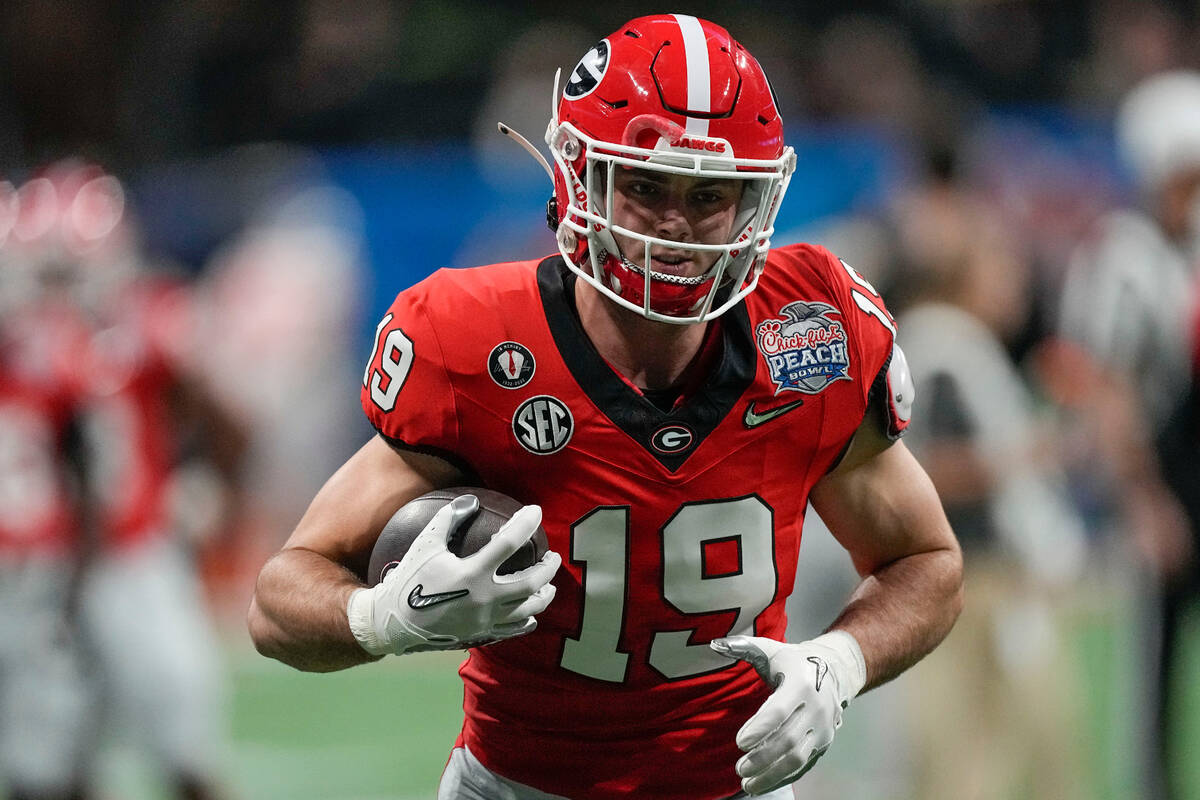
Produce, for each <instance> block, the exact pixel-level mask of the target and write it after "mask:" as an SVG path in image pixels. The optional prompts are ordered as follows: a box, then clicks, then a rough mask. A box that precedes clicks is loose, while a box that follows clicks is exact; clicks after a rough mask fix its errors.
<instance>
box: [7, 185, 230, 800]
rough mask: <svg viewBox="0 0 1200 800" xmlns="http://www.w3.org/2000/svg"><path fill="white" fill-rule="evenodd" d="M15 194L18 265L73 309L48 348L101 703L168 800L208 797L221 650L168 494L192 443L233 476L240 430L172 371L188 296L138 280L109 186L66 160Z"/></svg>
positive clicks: (118, 201) (85, 636) (120, 197)
mask: <svg viewBox="0 0 1200 800" xmlns="http://www.w3.org/2000/svg"><path fill="white" fill-rule="evenodd" d="M18 203H19V206H20V210H21V214H22V215H23V217H25V218H28V220H29V223H28V224H27V225H26V226H25V227H24V228H23V229H22V230H20V231H16V232H15V233H16V234H18V235H16V236H15V237H14V241H12V242H10V250H11V251H12V253H13V258H14V259H15V260H17V261H19V262H22V263H23V264H24V265H25V267H24V268H25V269H31V270H33V272H34V273H35V275H36V276H37V281H38V282H39V283H40V285H41V287H42V291H43V292H44V293H45V294H46V295H47V296H48V297H49V298H51V299H52V300H53V301H54V303H55V304H56V305H57V306H59V307H63V306H65V307H66V308H67V309H68V313H69V322H68V323H67V324H68V326H69V331H68V333H67V334H66V335H64V336H62V337H59V339H58V340H57V342H56V348H55V350H54V351H53V352H51V353H50V354H49V356H50V357H53V358H55V359H58V360H59V361H60V362H66V363H69V367H70V369H69V374H70V376H71V380H72V383H73V386H72V389H73V392H74V396H75V398H76V402H77V403H78V406H79V416H80V420H81V430H82V440H83V451H84V453H85V454H86V467H87V480H88V490H89V491H88V494H89V496H90V497H91V498H92V499H93V500H94V503H95V506H96V509H97V511H96V517H97V518H96V526H97V528H98V531H99V539H100V541H99V543H98V548H97V553H96V554H95V557H94V558H93V559H92V560H91V563H90V565H89V568H88V570H87V573H86V576H85V579H84V581H83V583H82V594H81V597H80V621H81V623H82V624H81V628H80V630H81V635H82V643H83V644H84V645H85V646H86V647H87V648H88V650H89V654H90V655H91V656H92V657H93V658H94V660H95V662H96V664H95V666H96V667H98V669H97V670H96V673H97V675H96V678H97V680H98V684H99V688H100V689H101V694H100V699H101V704H102V706H103V711H104V713H105V714H106V718H108V719H110V720H113V721H116V722H118V723H120V724H121V726H122V727H123V729H126V730H128V731H129V732H130V733H132V734H133V736H135V737H136V738H137V739H138V740H139V741H138V744H139V745H140V746H141V747H142V749H143V750H144V751H145V752H147V753H149V754H150V755H151V756H152V758H153V760H154V761H155V762H156V764H158V765H160V766H161V767H162V768H163V770H164V772H165V773H166V774H167V775H168V776H169V780H170V782H171V783H172V785H173V788H174V789H175V790H176V791H177V793H178V796H180V797H185V798H207V797H215V796H217V793H216V792H215V790H214V788H213V787H212V786H211V785H210V781H211V776H212V775H213V774H214V773H215V771H216V769H217V767H218V758H219V753H218V745H219V741H220V735H219V724H220V712H221V691H220V689H221V681H220V669H219V665H218V663H217V658H218V656H217V651H218V648H217V644H216V640H215V637H214V634H213V632H212V630H211V628H210V625H209V622H208V620H207V618H206V615H205V612H204V602H205V601H204V598H203V596H202V595H201V593H200V591H199V586H198V583H197V581H196V579H195V576H194V574H193V568H192V565H191V564H190V563H189V554H187V553H186V552H185V550H184V547H183V544H184V543H183V542H181V541H180V540H179V539H178V538H177V537H176V536H175V535H174V534H175V533H176V531H175V530H174V528H175V526H176V525H177V524H178V523H179V520H178V519H177V518H176V517H175V516H174V514H173V510H174V509H173V505H172V501H173V499H174V492H175V490H176V488H177V486H178V484H177V483H176V482H175V478H176V476H178V475H180V474H183V473H182V472H181V469H180V464H181V462H182V461H183V460H184V459H185V458H186V456H187V455H188V454H189V452H188V451H189V450H196V451H197V452H198V453H200V454H202V455H205V456H206V457H207V460H208V462H209V463H211V464H215V465H216V466H217V467H220V468H222V469H223V470H224V472H225V477H226V479H232V477H233V470H234V467H235V465H236V453H237V451H238V442H239V440H240V433H239V432H238V430H237V428H236V426H234V425H233V424H232V423H231V422H230V421H229V420H228V419H226V418H225V417H224V416H223V415H222V414H221V413H220V412H219V411H217V410H216V409H215V408H214V407H213V406H211V405H210V404H207V403H206V402H205V401H204V399H203V397H204V396H203V394H202V393H201V392H200V390H199V389H198V387H196V386H195V385H194V383H193V382H191V381H189V380H188V379H187V378H185V377H184V376H185V374H186V373H184V372H182V371H181V370H180V369H179V365H180V364H181V362H182V360H183V359H184V357H185V356H186V353H187V348H188V347H189V346H190V341H189V339H188V324H187V320H188V306H187V298H186V295H185V294H184V293H183V290H182V289H181V288H180V287H178V286H174V285H171V284H169V283H167V282H165V281H161V280H156V279H152V278H150V277H149V276H147V275H144V274H143V273H142V270H143V263H142V259H141V256H140V254H139V252H138V250H137V247H136V241H135V239H134V230H133V228H132V225H131V223H130V221H129V219H128V215H127V213H126V209H125V198H124V192H123V189H122V187H121V184H120V183H119V182H118V181H117V179H116V178H114V177H113V176H111V175H108V174H106V173H104V172H103V171H102V170H100V169H99V168H97V167H94V166H90V165H86V164H81V163H77V162H63V163H59V164H56V165H54V166H52V167H51V168H49V169H47V170H46V171H45V172H43V173H42V174H40V175H39V176H38V177H35V178H33V179H32V180H30V181H28V182H27V183H26V184H25V185H24V186H22V187H21V190H20V194H19V198H18ZM193 474H194V473H193ZM214 505H215V503H214ZM208 524H213V521H212V520H209V523H208Z"/></svg>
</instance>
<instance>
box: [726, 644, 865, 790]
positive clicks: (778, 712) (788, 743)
mask: <svg viewBox="0 0 1200 800" xmlns="http://www.w3.org/2000/svg"><path fill="white" fill-rule="evenodd" d="M710 646H711V647H712V649H713V650H715V651H717V652H718V653H720V654H721V655H723V656H728V657H729V658H737V659H741V660H742V661H746V662H748V663H750V664H752V665H753V666H754V668H755V669H756V670H758V674H759V675H760V676H761V677H762V679H763V680H764V681H766V682H767V683H768V684H770V685H771V686H773V687H775V691H774V692H773V693H772V694H771V696H770V697H768V698H767V699H766V701H765V702H764V703H763V704H762V706H761V707H760V708H759V709H758V711H757V712H755V714H754V716H752V717H751V718H750V719H749V720H748V721H747V722H746V724H745V725H743V726H742V728H741V730H739V731H738V733H737V746H738V747H739V748H741V749H742V750H743V751H745V753H746V755H744V756H742V757H741V758H740V759H739V760H738V762H737V766H736V769H737V773H738V775H740V776H741V778H742V789H743V790H744V791H746V792H747V793H749V794H764V793H766V792H770V791H772V790H774V789H778V788H779V787H781V786H786V785H787V784H789V783H792V782H793V781H796V780H798V779H799V778H800V777H801V776H802V775H804V773H806V772H808V770H810V769H811V768H812V766H813V764H815V763H817V759H819V758H820V757H821V756H822V755H824V753H825V751H826V750H828V749H829V746H830V745H831V744H832V743H833V734H834V732H835V731H837V729H838V728H840V727H841V725H842V711H843V710H844V709H845V708H846V707H847V706H848V705H849V704H850V700H851V699H852V698H853V697H854V696H855V695H857V694H858V693H859V692H860V691H862V687H863V685H864V684H865V683H866V680H867V668H866V663H865V662H864V661H863V655H862V650H861V649H860V648H859V646H858V642H857V641H856V640H855V639H854V637H853V636H851V635H850V634H849V633H846V632H845V631H830V632H829V633H826V634H822V635H821V636H818V637H817V638H815V639H811V640H809V641H807V642H799V643H796V644H788V643H785V642H779V641H776V640H774V639H767V638H763V637H761V636H730V637H727V638H724V639H714V640H713V641H712V642H711V643H710Z"/></svg>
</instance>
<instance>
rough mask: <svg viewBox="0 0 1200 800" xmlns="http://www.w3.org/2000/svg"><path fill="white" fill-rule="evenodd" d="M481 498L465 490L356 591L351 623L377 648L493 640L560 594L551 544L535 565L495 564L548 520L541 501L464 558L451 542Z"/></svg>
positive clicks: (371, 649)
mask: <svg viewBox="0 0 1200 800" xmlns="http://www.w3.org/2000/svg"><path fill="white" fill-rule="evenodd" d="M478 508H479V500H478V499H477V498H476V497H475V496H474V495H462V496H460V497H456V498H455V499H454V500H452V501H451V502H449V503H447V504H446V505H445V506H444V507H443V508H441V509H440V510H439V511H438V512H437V513H436V514H434V515H433V519H431V520H430V521H429V524H427V525H426V526H425V529H424V530H422V531H421V533H420V535H418V536H417V538H416V539H415V540H414V541H413V543H412V547H410V548H409V550H408V552H407V553H405V554H404V558H403V559H401V560H400V563H399V564H398V565H397V566H395V567H393V568H392V570H391V571H390V572H388V573H387V575H385V576H384V578H383V580H382V581H380V582H379V583H378V584H376V585H375V586H372V587H371V588H369V589H356V590H355V591H354V593H353V594H351V595H350V602H349V604H348V605H347V608H346V617H347V619H348V620H349V623H350V631H351V632H352V633H353V634H354V638H355V639H357V640H358V643H359V644H360V645H362V648H363V649H364V650H366V651H367V652H368V653H370V654H371V655H376V656H378V655H384V654H385V653H395V654H397V655H403V654H404V653H412V652H417V651H422V650H453V649H461V648H466V647H474V646H476V645H482V644H490V643H492V642H498V641H500V640H501V639H509V638H512V637H513V636H520V635H522V634H525V633H529V632H530V631H532V630H533V629H534V628H536V627H537V620H535V619H534V618H533V617H534V615H535V614H540V613H541V612H543V611H545V610H546V607H547V606H548V605H550V601H551V600H553V599H554V586H553V584H551V583H550V580H551V579H552V578H553V577H554V573H555V572H557V571H558V568H559V565H560V564H561V563H562V559H561V558H560V557H559V555H558V554H557V553H555V552H554V551H548V552H547V553H546V554H545V555H543V556H542V558H541V560H540V561H538V563H536V564H534V565H533V566H532V567H529V568H527V569H523V570H521V571H519V572H514V573H512V574H510V575H497V574H496V569H497V568H498V567H499V566H500V565H501V564H502V563H504V561H505V560H506V559H507V558H508V557H509V556H511V555H512V554H513V553H515V552H517V550H518V549H520V547H521V545H523V544H524V543H525V542H527V541H529V538H530V536H532V535H533V532H534V531H535V530H537V527H538V525H540V524H541V522H542V509H541V508H540V507H539V506H525V507H523V508H521V509H520V510H519V511H517V513H515V514H513V516H512V518H511V519H509V520H508V522H506V523H504V525H503V526H501V528H500V530H498V531H496V533H495V534H494V535H493V536H492V538H491V541H489V542H488V543H487V544H485V545H484V546H483V547H481V548H480V549H479V551H478V552H476V553H474V554H472V555H469V556H467V557H465V558H459V557H458V556H456V555H454V554H453V553H451V552H450V551H449V550H448V549H447V548H446V542H447V541H448V540H449V538H450V536H451V535H452V534H453V533H454V531H455V530H457V528H458V526H459V525H461V524H463V523H464V522H466V521H467V520H469V519H470V518H471V517H472V516H474V514H475V512H476V511H477V510H478Z"/></svg>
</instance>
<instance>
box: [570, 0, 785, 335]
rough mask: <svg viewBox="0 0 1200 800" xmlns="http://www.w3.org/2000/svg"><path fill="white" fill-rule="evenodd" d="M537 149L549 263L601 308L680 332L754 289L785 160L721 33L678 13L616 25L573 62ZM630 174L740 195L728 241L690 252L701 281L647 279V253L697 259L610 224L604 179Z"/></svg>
mask: <svg viewBox="0 0 1200 800" xmlns="http://www.w3.org/2000/svg"><path fill="white" fill-rule="evenodd" d="M546 143H547V145H549V147H550V152H551V155H552V156H553V161H554V166H555V168H556V169H555V170H554V172H555V174H554V176H553V178H554V197H553V198H552V200H551V203H550V204H549V208H548V212H549V213H548V222H549V223H550V226H551V228H552V229H554V230H555V233H556V236H557V241H558V246H559V252H560V253H561V254H562V256H563V258H564V259H565V260H566V261H567V265H568V266H569V267H570V268H571V269H572V271H574V272H575V273H576V274H577V275H578V276H580V277H581V278H583V279H584V280H586V281H587V282H588V283H589V284H591V285H592V286H593V287H595V288H596V289H598V290H599V291H600V292H601V293H602V294H603V295H604V296H606V297H607V298H609V299H610V300H612V301H613V302H615V303H617V304H618V305H621V306H623V307H625V308H627V309H630V310H632V311H635V312H637V313H639V314H641V315H642V316H644V317H646V318H648V319H652V320H656V321H662V322H671V323H676V324H690V323H696V322H702V321H705V320H709V319H712V318H714V317H717V316H719V315H720V314H723V313H724V312H726V311H728V310H729V309H730V308H732V307H733V306H734V305H736V304H737V303H738V302H740V300H741V299H742V298H743V297H745V295H746V294H748V293H749V292H750V291H752V290H753V289H754V287H755V286H756V285H757V282H758V277H759V274H760V273H761V272H762V270H763V268H764V266H765V264H766V256H767V251H768V249H769V247H770V237H771V234H772V233H773V232H774V222H775V215H776V214H777V213H778V210H779V206H780V202H781V201H782V199H783V195H784V192H785V191H786V189H787V185H788V182H789V180H790V178H791V175H792V172H793V170H794V169H795V154H794V153H793V151H792V148H790V147H787V146H786V145H785V143H784V141H783V122H782V120H781V119H780V118H779V110H778V107H777V106H776V104H775V98H774V96H773V94H772V92H771V88H770V85H769V83H768V82H767V77H766V75H765V74H764V73H763V70H762V67H761V66H760V65H759V64H758V62H757V61H756V60H755V59H754V57H753V56H752V55H750V53H749V52H748V51H747V50H746V49H745V48H744V47H743V46H742V45H741V44H739V43H738V42H737V41H736V40H735V39H734V38H733V37H732V36H730V34H729V32H728V31H726V30H725V29H724V28H722V27H720V26H719V25H715V24H713V23H711V22H709V21H707V20H702V19H698V18H696V17H693V16H690V15H687V14H660V15H655V16H648V17H639V18H638V19H635V20H631V21H630V22H628V23H626V24H625V25H624V26H622V27H621V28H620V29H619V30H618V31H617V32H615V33H613V34H612V35H610V36H608V37H606V38H604V39H602V40H601V41H600V42H599V43H597V44H596V45H595V46H594V47H592V48H591V49H590V50H589V51H588V52H587V53H586V54H585V55H584V56H583V58H582V59H580V61H579V63H578V65H577V66H576V67H575V70H574V71H573V72H572V73H571V75H570V76H569V78H568V80H567V85H566V86H565V87H564V89H563V91H562V95H561V97H559V98H556V106H555V113H554V117H553V119H552V120H551V124H550V126H549V128H548V129H547V132H546ZM629 167H636V168H637V169H639V170H642V171H645V172H658V173H661V174H663V175H666V176H669V175H671V174H675V175H679V174H684V175H688V176H695V178H697V179H701V180H712V181H725V182H728V181H737V182H739V183H740V184H741V186H740V188H739V192H740V200H739V201H738V204H737V206H736V207H735V209H734V212H735V213H734V216H733V219H732V226H731V231H730V235H729V238H728V239H727V240H722V241H709V242H703V243H701V247H702V248H703V251H704V253H706V254H708V256H707V263H706V264H705V265H704V271H703V272H701V273H700V274H694V275H678V274H670V273H669V272H663V271H660V270H656V269H653V268H645V266H646V265H648V264H649V262H650V260H651V255H650V249H651V247H653V246H657V247H671V246H675V247H677V248H678V249H681V250H685V251H687V250H697V249H698V248H697V247H696V246H695V243H694V242H689V241H688V240H686V239H681V240H679V241H677V242H672V241H664V239H662V238H661V237H654V236H650V235H649V234H648V233H647V232H645V231H631V230H630V229H629V227H628V226H623V225H620V224H618V223H615V222H614V220H613V214H614V208H615V207H616V204H614V202H613V197H612V195H613V192H614V191H615V190H614V188H613V186H614V184H615V183H617V182H616V181H615V180H605V179H603V176H604V175H609V174H613V170H615V169H624V168H629ZM598 178H599V179H598ZM623 247H624V248H626V249H628V250H631V251H632V252H623V250H622V248H623Z"/></svg>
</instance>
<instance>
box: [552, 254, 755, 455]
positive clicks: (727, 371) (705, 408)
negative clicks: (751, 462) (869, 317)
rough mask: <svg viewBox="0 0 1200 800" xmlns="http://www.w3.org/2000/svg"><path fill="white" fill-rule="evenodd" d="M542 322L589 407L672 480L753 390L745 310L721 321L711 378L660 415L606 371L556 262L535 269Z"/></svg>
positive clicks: (567, 277)
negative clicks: (719, 346)
mask: <svg viewBox="0 0 1200 800" xmlns="http://www.w3.org/2000/svg"><path fill="white" fill-rule="evenodd" d="M537 272H538V289H539V291H540V292H541V295H542V306H543V308H544V309H545V312H546V321H547V322H548V323H549V325H550V332H551V334H552V335H553V337H554V341H555V344H556V345H557V346H558V352H559V354H560V355H561V356H562V360H563V362H564V363H565V364H566V365H567V368H568V369H569V370H570V371H571V375H572V376H574V378H575V381H576V383H578V384H579V386H580V388H582V389H583V391H584V393H585V394H587V396H588V397H589V398H590V399H591V400H592V402H593V403H595V404H596V406H597V407H598V408H599V409H600V410H601V411H602V412H603V413H604V415H605V416H606V417H608V418H609V420H611V421H612V423H613V424H614V425H616V426H617V427H618V428H620V429H621V430H623V431H625V433H627V434H629V436H631V437H632V438H633V439H634V441H636V442H638V443H639V444H640V445H641V446H642V447H643V448H644V449H645V450H646V452H647V453H649V454H650V455H652V456H653V457H654V458H655V459H657V460H658V462H659V463H661V464H662V465H663V466H664V467H666V468H667V469H668V470H670V471H671V472H674V471H675V470H677V469H679V467H681V466H682V465H683V464H684V462H685V461H687V459H688V456H690V455H691V454H692V453H694V452H696V449H697V448H698V447H699V445H700V443H701V442H702V441H704V439H705V437H707V436H708V435H709V434H710V433H712V432H713V430H714V429H715V428H716V427H717V425H718V424H720V422H721V420H722V419H724V418H725V417H726V416H728V414H729V412H730V411H731V410H733V407H734V405H735V404H736V403H737V401H738V398H740V397H741V396H742V394H743V393H744V392H745V391H746V389H748V388H749V387H750V384H751V383H753V382H754V371H755V367H756V360H755V349H754V339H753V337H752V336H751V335H750V318H749V315H748V314H747V312H746V305H745V303H739V304H738V305H736V306H734V307H733V308H732V309H730V310H729V311H728V312H727V313H726V314H725V315H724V316H723V317H722V318H721V319H722V322H723V324H722V326H721V331H722V337H723V342H722V345H723V347H722V352H721V356H720V359H719V361H718V363H717V366H716V368H715V370H714V372H713V375H712V377H711V378H710V379H709V380H708V381H706V382H705V383H704V385H703V386H702V387H701V388H700V389H699V390H698V391H697V392H695V393H694V394H692V395H691V396H689V397H687V398H685V399H684V401H683V402H682V403H681V404H679V405H678V406H677V407H676V408H674V409H672V410H671V411H664V410H662V409H660V408H658V407H657V406H656V405H654V403H652V402H651V401H650V400H648V399H646V398H645V397H643V396H642V395H640V394H638V393H637V392H636V391H635V390H634V389H632V388H631V387H630V386H629V385H628V384H626V383H625V381H623V380H621V378H620V377H619V376H618V375H617V374H616V373H615V372H614V371H613V370H612V368H611V367H609V366H608V364H607V363H606V362H605V361H604V359H603V358H602V357H601V356H600V354H599V353H598V352H596V348H595V347H594V346H593V345H592V342H591V340H590V339H588V337H587V334H586V333H584V331H583V326H582V325H581V324H580V322H579V317H578V316H577V314H576V312H575V309H574V298H573V296H572V295H569V294H568V293H569V292H571V291H573V290H574V280H575V276H574V274H573V273H572V272H571V271H570V270H569V269H568V268H567V265H566V262H564V261H563V259H562V256H551V257H549V258H546V259H544V260H543V261H542V262H541V263H540V264H539V265H538V270H537Z"/></svg>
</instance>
